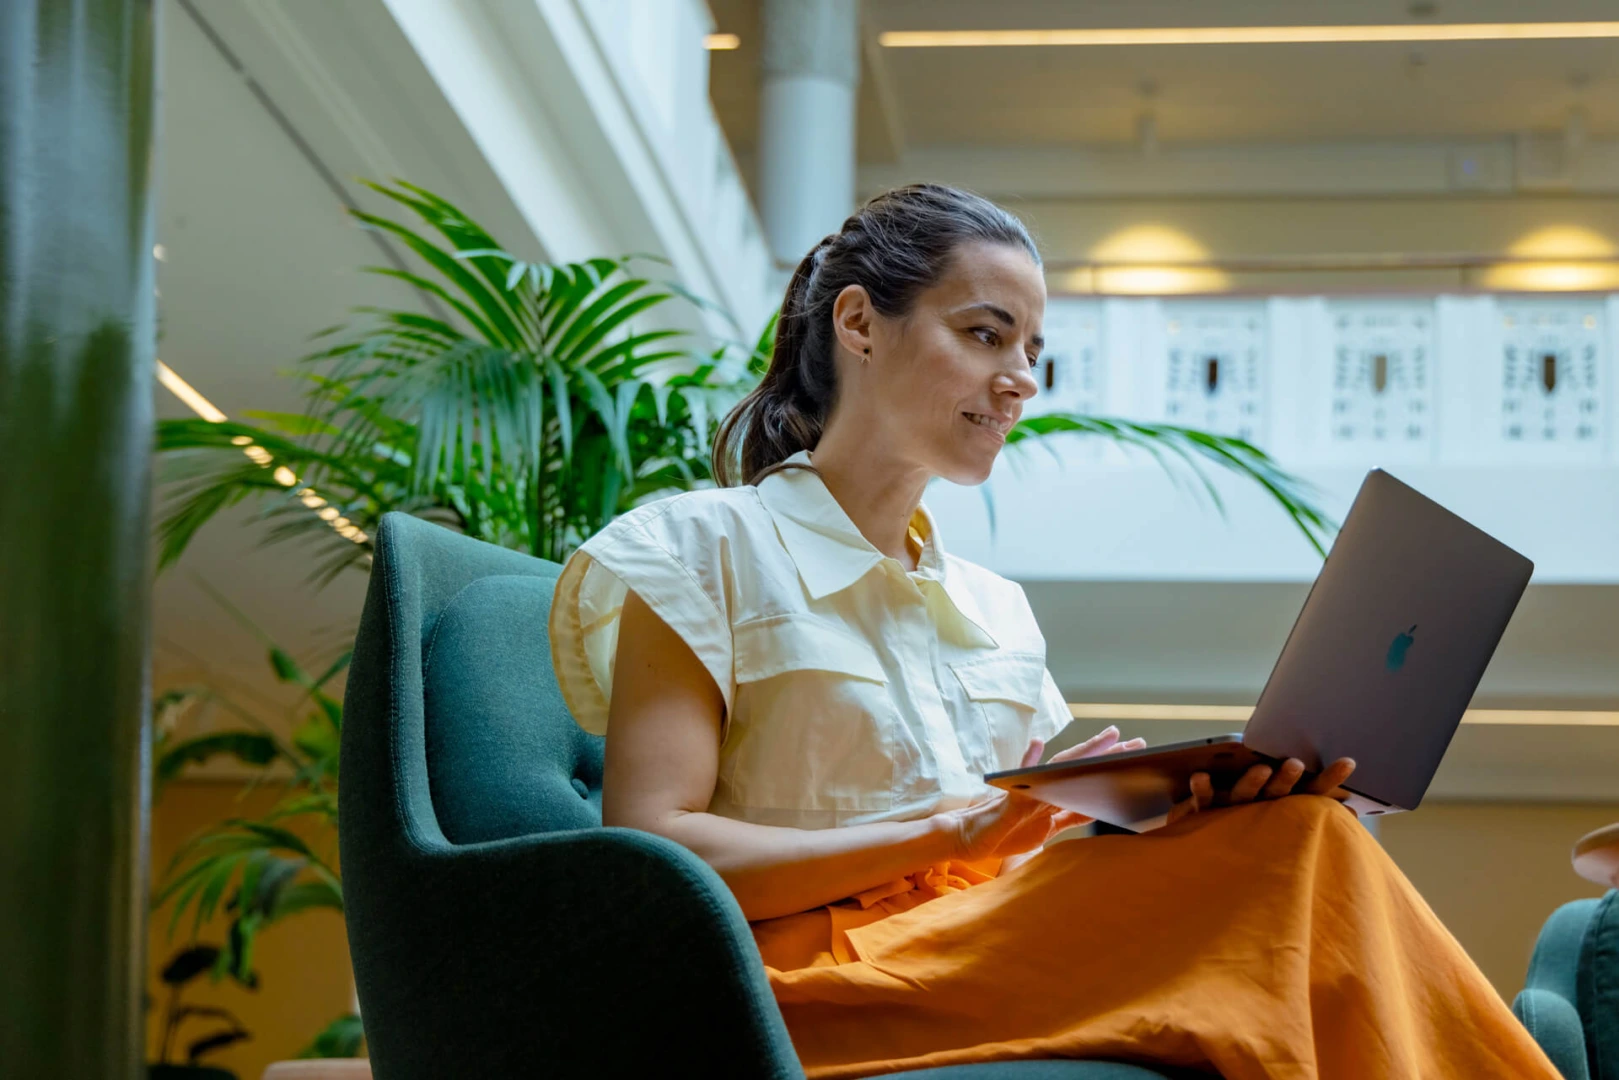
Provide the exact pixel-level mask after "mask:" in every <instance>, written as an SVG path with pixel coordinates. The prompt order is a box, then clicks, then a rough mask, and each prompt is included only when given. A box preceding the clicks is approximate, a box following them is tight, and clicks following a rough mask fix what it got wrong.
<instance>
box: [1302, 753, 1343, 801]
mask: <svg viewBox="0 0 1619 1080" xmlns="http://www.w3.org/2000/svg"><path fill="white" fill-rule="evenodd" d="M1354 771H1355V759H1354V758H1339V759H1338V760H1337V761H1334V762H1333V763H1332V764H1331V765H1328V766H1327V767H1326V768H1325V769H1322V770H1321V775H1320V776H1318V777H1316V778H1315V779H1314V780H1312V781H1311V782H1310V786H1309V788H1308V789H1307V790H1308V791H1309V793H1310V794H1312V795H1330V796H1332V797H1333V798H1334V799H1337V800H1338V801H1340V802H1342V801H1343V800H1345V799H1347V798H1349V793H1348V792H1347V791H1344V790H1342V789H1341V788H1340V787H1339V786H1338V785H1340V784H1342V783H1343V782H1344V781H1345V780H1348V779H1349V775H1350V774H1351V773H1353V772H1354Z"/></svg>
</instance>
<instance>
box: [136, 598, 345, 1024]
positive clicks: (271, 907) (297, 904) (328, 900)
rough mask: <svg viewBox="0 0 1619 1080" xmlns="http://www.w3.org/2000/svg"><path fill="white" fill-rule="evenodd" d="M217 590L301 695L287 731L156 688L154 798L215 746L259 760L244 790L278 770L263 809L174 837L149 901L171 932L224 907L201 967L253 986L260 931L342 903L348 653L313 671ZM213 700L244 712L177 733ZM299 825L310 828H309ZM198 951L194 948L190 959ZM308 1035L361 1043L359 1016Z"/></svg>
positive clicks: (212, 695)
mask: <svg viewBox="0 0 1619 1080" xmlns="http://www.w3.org/2000/svg"><path fill="white" fill-rule="evenodd" d="M215 599H216V600H218V601H219V602H220V603H222V604H225V605H226V607H227V608H228V609H229V610H231V611H232V613H233V614H235V615H236V616H237V618H239V619H241V620H242V621H244V622H246V623H247V625H248V626H249V627H250V628H252V629H253V631H254V632H255V633H256V634H258V635H259V636H260V638H261V639H262V640H264V641H265V643H266V645H267V648H268V653H269V660H270V666H271V668H272V669H273V670H274V671H275V674H276V677H277V678H278V679H279V680H281V681H282V682H288V683H292V684H294V685H296V686H298V687H301V688H302V690H303V695H302V697H301V698H300V699H299V701H298V703H297V704H296V705H295V706H294V715H295V716H301V718H300V719H299V721H298V722H297V723H296V725H295V727H294V728H293V731H292V736H291V738H290V740H283V739H282V738H281V737H280V736H278V735H277V734H276V733H275V732H276V727H275V726H274V725H271V724H270V723H268V722H266V721H264V720H262V719H260V718H258V717H257V716H255V715H254V714H252V713H251V712H248V711H247V710H245V709H242V708H241V707H239V706H237V705H236V704H235V703H233V702H231V701H229V699H227V698H225V697H224V696H223V695H220V694H219V693H217V692H216V691H214V690H211V689H209V688H207V687H184V688H179V689H175V690H170V691H168V692H167V693H165V694H163V695H161V696H160V697H159V698H158V699H157V701H156V702H155V703H154V715H155V717H156V720H157V723H156V728H157V731H158V736H157V742H156V745H155V746H154V748H153V755H152V756H153V791H154V798H155V797H158V796H160V795H161V793H162V791H163V788H164V786H165V785H166V784H168V783H169V782H170V781H172V780H173V779H174V778H175V777H177V776H179V775H181V774H182V773H183V772H184V771H185V770H186V769H188V768H190V767H192V766H195V765H199V764H201V763H203V762H206V761H209V760H211V759H213V758H216V757H220V756H225V757H231V758H234V759H236V760H237V761H238V762H240V763H242V764H244V765H248V766H251V767H253V768H254V769H257V770H259V774H258V776H257V777H256V778H255V779H254V780H253V782H252V783H251V784H250V785H249V788H248V790H254V789H256V788H257V787H259V786H260V785H263V784H266V783H272V782H275V781H276V780H277V779H278V774H279V781H280V783H281V784H282V785H283V792H282V795H281V798H280V799H278V800H277V801H276V803H275V805H274V806H272V807H271V808H270V809H269V810H268V811H267V812H265V813H264V814H262V815H259V816H257V817H249V816H239V817H231V818H227V819H225V820H224V821H221V822H218V823H217V824H214V825H211V826H209V827H208V828H205V829H203V830H202V831H201V832H199V833H198V834H197V835H196V836H193V837H192V838H191V839H190V840H188V841H187V842H186V843H185V844H184V845H182V846H181V848H180V850H179V851H178V852H176V853H175V856H174V858H173V859H172V860H171V862H170V863H169V865H168V867H167V869H166V870H165V872H164V873H163V875H162V876H161V879H160V881H159V884H158V888H157V891H156V894H155V895H154V897H153V900H152V907H153V909H154V910H161V909H162V908H164V907H168V908H169V909H170V914H169V924H168V929H169V933H170V935H171V936H172V935H173V934H174V933H175V932H176V931H177V930H178V929H179V927H180V924H181V923H182V922H184V921H185V920H186V918H187V916H189V917H190V922H191V933H192V936H193V937H195V936H196V935H197V934H198V933H199V932H200V931H201V930H202V928H203V927H204V926H205V925H206V924H207V923H208V922H209V921H210V920H212V919H213V918H214V917H215V916H216V915H221V914H223V915H224V916H226V917H227V918H228V919H229V924H228V929H227V932H226V934H225V940H224V942H223V943H222V944H221V945H219V946H218V947H214V948H212V949H211V951H209V952H208V953H207V954H206V955H207V956H208V959H209V967H208V969H209V970H211V971H212V973H213V976H214V978H215V979H220V978H225V977H229V978H231V979H234V980H236V981H237V982H239V983H241V984H242V985H244V986H248V987H253V988H256V987H257V986H258V974H257V972H255V971H254V969H253V954H254V948H255V946H256V943H257V941H258V936H259V934H261V933H262V932H263V931H264V930H265V929H266V928H267V927H269V926H271V925H272V924H274V923H277V922H279V921H281V920H282V919H286V918H289V917H291V916H294V915H297V914H299V913H302V912H305V911H311V910H315V909H320V908H325V909H328V910H332V911H336V912H339V913H341V912H342V910H343V885H342V881H341V880H340V878H339V876H338V872H337V869H336V867H335V865H334V860H333V858H332V856H333V855H335V849H336V844H337V780H338V767H337V753H338V743H339V736H340V733H341V731H342V726H343V703H342V701H341V699H340V698H338V697H337V696H335V695H334V694H333V693H331V692H329V691H328V689H327V687H328V685H329V684H330V683H331V682H332V680H333V679H335V678H336V677H337V676H338V675H339V674H340V673H341V672H342V671H343V670H344V669H346V668H347V667H348V663H349V656H350V654H349V653H347V652H345V653H344V654H343V655H341V656H339V657H338V658H337V659H336V660H335V661H334V662H333V663H331V664H330V665H329V666H328V667H327V669H326V670H325V671H324V672H323V673H322V674H321V675H319V676H318V677H311V676H310V675H309V674H308V673H307V672H305V670H304V669H303V667H302V666H301V665H299V664H298V662H297V661H296V660H294V659H293V658H292V656H290V655H289V654H288V653H287V652H286V651H285V650H283V649H281V648H280V647H278V646H276V645H275V644H274V643H273V642H270V641H269V639H268V638H267V637H266V636H265V635H264V634H263V631H261V630H259V629H258V627H257V626H255V625H253V624H252V623H251V621H249V620H247V618H246V616H245V615H242V614H241V613H240V612H239V611H236V609H235V608H233V607H230V605H229V603H228V601H225V600H224V598H223V597H220V596H218V594H217V593H215ZM210 701H211V702H215V703H217V704H219V705H221V706H222V707H224V708H225V709H226V710H227V711H228V712H230V713H231V714H233V715H235V716H237V717H238V718H239V719H241V720H242V721H243V726H242V727H239V728H234V729H229V730H222V731H220V730H216V731H211V732H208V733H206V734H202V735H198V736H195V737H191V738H178V737H176V735H175V734H174V732H175V729H176V727H177V726H178V723H179V720H180V719H181V718H182V717H183V716H185V715H186V714H188V713H189V712H190V711H191V710H193V709H195V708H196V707H197V706H199V705H200V704H202V703H203V702H210ZM289 826H292V827H289ZM305 836H312V837H316V838H318V839H314V840H306V839H305V838H304V837H305ZM203 955H204V954H203V953H196V954H195V955H194V956H193V958H192V960H191V961H190V962H191V963H195V962H197V958H198V957H201V956H203ZM351 1029H352V1030H351ZM316 1042H317V1044H319V1045H321V1046H323V1047H324V1048H326V1049H333V1048H342V1047H349V1048H350V1055H349V1056H352V1053H353V1052H354V1051H355V1050H356V1049H357V1047H358V1043H359V1020H358V1018H357V1017H343V1018H340V1019H339V1020H338V1021H335V1022H334V1023H333V1025H332V1026H330V1027H328V1028H327V1029H326V1031H324V1032H322V1034H321V1036H320V1037H318V1038H317V1040H316ZM322 1056H342V1055H337V1054H323V1055H322Z"/></svg>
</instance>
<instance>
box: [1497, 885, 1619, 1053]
mask: <svg viewBox="0 0 1619 1080" xmlns="http://www.w3.org/2000/svg"><path fill="white" fill-rule="evenodd" d="M1512 1011H1513V1012H1514V1013H1516V1014H1517V1016H1518V1019H1519V1020H1522V1021H1523V1024H1524V1026H1525V1027H1527V1028H1528V1029H1529V1033H1530V1034H1531V1035H1533V1036H1534V1037H1535V1041H1536V1042H1538V1043H1540V1046H1541V1049H1543V1050H1545V1051H1546V1056H1548V1057H1550V1058H1551V1059H1552V1063H1553V1064H1554V1065H1556V1066H1557V1068H1558V1071H1560V1072H1561V1073H1562V1074H1563V1076H1564V1077H1565V1080H1619V889H1615V890H1611V891H1610V892H1609V893H1608V894H1607V895H1606V896H1604V897H1602V898H1601V899H1598V900H1576V901H1574V902H1573V903H1570V904H1564V905H1563V906H1562V907H1560V908H1558V909H1557V910H1556V911H1554V912H1553V913H1552V916H1551V918H1549V919H1547V920H1546V925H1545V926H1544V927H1542V928H1541V931H1540V938H1539V940H1538V941H1536V943H1535V951H1534V955H1533V956H1532V957H1531V958H1530V961H1529V975H1528V978H1527V979H1526V980H1525V985H1524V989H1523V991H1522V992H1521V993H1520V994H1519V995H1518V996H1517V998H1516V999H1515V1000H1514V1001H1513V1003H1512Z"/></svg>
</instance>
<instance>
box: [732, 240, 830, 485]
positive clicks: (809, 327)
mask: <svg viewBox="0 0 1619 1080" xmlns="http://www.w3.org/2000/svg"><path fill="white" fill-rule="evenodd" d="M832 240H833V237H831V236H828V237H825V238H824V239H823V240H822V241H821V242H820V243H819V244H816V245H815V247H814V248H813V249H812V250H811V251H810V253H809V254H808V255H806V256H804V258H803V259H802V260H801V261H800V262H799V264H798V267H797V269H795V270H794V271H793V276H792V278H791V280H789V281H788V282H787V294H786V296H785V297H783V298H782V302H781V313H780V314H779V315H778V316H777V317H776V341H775V345H774V347H773V348H772V349H771V351H770V367H769V369H768V370H766V372H765V375H764V378H763V379H762V380H760V382H759V385H758V386H756V387H754V388H753V390H752V392H751V393H749V394H748V396H747V397H745V398H743V399H742V400H741V401H739V402H738V403H737V405H736V407H735V408H733V409H732V410H731V412H730V414H729V415H727V416H726V417H725V420H724V422H722V423H721V424H720V430H719V435H718V436H717V437H716V438H715V440H714V452H713V456H712V460H711V463H710V464H711V467H712V469H713V471H714V481H715V482H716V483H717V484H719V485H720V486H721V487H734V486H736V485H737V484H754V483H757V482H758V481H759V480H760V479H761V478H762V474H763V473H764V471H765V470H766V469H768V468H770V467H771V466H772V465H775V464H778V463H779V462H782V461H786V460H787V459H788V458H790V457H792V456H793V455H794V454H796V453H798V452H799V451H800V450H810V449H813V448H814V446H815V444H816V443H818V442H820V441H821V430H822V428H823V427H825V425H826V417H827V415H828V414H829V413H830V412H831V397H832V391H833V389H834V386H833V384H832V383H831V381H830V380H829V379H828V378H827V375H828V374H829V373H830V372H829V371H828V370H827V368H826V366H823V365H817V364H814V363H813V362H812V361H810V358H813V357H814V356H816V355H817V354H819V353H820V352H822V351H823V349H824V343H823V342H816V341H814V340H813V339H814V338H817V337H821V336H824V335H825V334H826V333H827V332H828V331H829V330H830V329H831V327H830V323H831V312H830V311H828V312H826V313H825V316H824V317H823V318H820V319H817V318H816V313H815V311H814V310H813V309H812V308H811V306H810V302H809V299H810V285H811V282H812V281H813V280H814V278H815V271H816V270H817V269H818V268H819V267H820V265H821V259H822V257H823V256H824V254H825V252H826V250H827V248H828V247H829V246H831V244H832ZM817 346H822V347H821V348H818V347H817ZM739 430H740V432H741V440H740V441H741V445H740V448H738V447H737V442H738V439H737V433H738V431H739ZM738 459H740V460H738Z"/></svg>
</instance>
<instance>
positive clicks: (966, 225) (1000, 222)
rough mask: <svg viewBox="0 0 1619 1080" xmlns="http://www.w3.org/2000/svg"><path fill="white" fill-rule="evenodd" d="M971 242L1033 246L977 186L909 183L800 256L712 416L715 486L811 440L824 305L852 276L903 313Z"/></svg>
mask: <svg viewBox="0 0 1619 1080" xmlns="http://www.w3.org/2000/svg"><path fill="white" fill-rule="evenodd" d="M972 241H989V242H991V243H1001V244H1009V245H1012V246H1014V247H1019V248H1022V249H1023V250H1024V251H1026V252H1028V254H1029V255H1030V257H1031V258H1033V259H1034V261H1035V264H1036V265H1039V263H1040V252H1039V250H1038V249H1037V248H1036V247H1035V244H1034V241H1033V240H1032V239H1030V237H1029V233H1028V231H1027V230H1026V229H1025V228H1024V227H1023V223H1022V222H1020V221H1019V220H1018V219H1017V218H1015V217H1013V216H1012V215H1011V214H1009V213H1007V212H1006V211H1005V210H1002V209H1001V208H1000V207H998V206H996V205H995V204H994V203H992V202H990V201H988V200H987V199H984V198H981V197H980V196H977V195H972V194H969V193H967V192H965V191H958V190H956V189H955V188H948V187H942V186H940V185H937V184H912V185H910V186H908V187H902V188H896V189H894V190H893V191H889V192H886V193H884V194H882V195H879V196H877V197H876V198H875V199H872V200H871V201H870V202H869V203H867V204H866V205H865V206H863V207H861V208H860V209H859V210H857V211H856V212H855V213H854V215H853V216H851V217H850V218H849V219H848V220H847V221H845V222H844V223H843V227H842V228H841V229H839V230H838V231H837V232H835V233H833V234H831V235H830V236H827V237H825V238H824V239H823V240H822V241H821V242H820V243H819V244H816V245H815V247H814V249H813V250H811V251H810V253H809V254H808V255H806V256H804V259H803V261H802V262H800V263H799V264H798V268H797V269H795V270H794V271H793V276H792V279H791V280H789V281H788V283H787V294H786V296H784V297H783V298H782V302H781V313H780V315H779V316H778V317H777V321H776V344H775V348H774V349H772V350H771V353H770V367H769V369H768V370H767V371H766V372H765V375H764V378H763V379H762V380H761V381H760V383H759V385H758V386H757V387H755V388H754V389H753V391H752V392H751V393H749V394H748V396H747V397H745V398H743V399H742V400H741V401H739V402H738V403H737V405H736V407H735V408H734V409H732V410H731V412H730V414H729V415H727V416H726V417H725V419H724V421H723V422H722V423H721V424H720V430H719V434H718V435H717V436H716V438H715V440H714V451H713V455H712V458H711V462H710V464H711V467H712V469H713V473H714V480H715V482H716V483H717V484H719V485H720V486H721V487H733V486H736V485H738V484H756V483H758V482H759V480H760V479H762V478H763V477H764V476H765V475H767V474H768V473H770V472H773V471H774V470H775V468H776V466H778V465H780V464H781V463H782V462H783V461H785V460H787V459H788V458H790V457H792V456H793V455H794V454H796V453H798V452H799V451H800V450H813V449H815V445H816V444H817V443H818V442H820V441H821V433H822V431H824V430H825V428H826V422H827V418H828V417H829V416H830V415H831V412H832V407H833V405H834V404H835V403H836V401H837V390H838V380H837V366H836V364H835V362H834V349H833V335H832V306H833V304H834V303H836V301H837V298H838V295H839V294H840V293H842V292H843V290H844V289H846V288H848V287H849V286H850V285H859V286H861V287H862V288H864V289H865V290H866V293H867V295H868V296H870V298H871V302H872V307H874V308H875V309H876V310H877V311H878V313H880V314H882V315H884V316H886V317H888V318H899V317H902V316H904V315H906V314H907V313H909V312H910V310H911V308H912V306H913V305H914V304H915V302H916V297H917V294H918V293H920V292H921V291H922V290H924V289H926V288H928V287H929V286H931V285H933V284H935V283H936V282H937V281H938V280H939V279H940V277H942V276H943V274H944V272H945V269H946V268H947V266H948V265H949V262H950V259H951V258H952V256H953V255H954V254H955V249H956V248H957V246H959V245H960V244H963V243H968V242H972Z"/></svg>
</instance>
